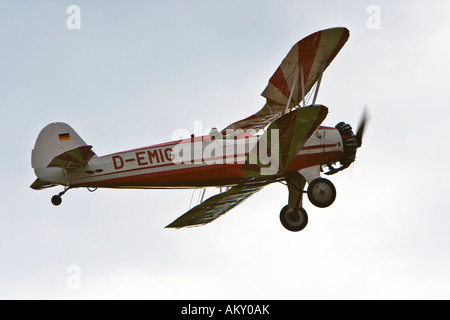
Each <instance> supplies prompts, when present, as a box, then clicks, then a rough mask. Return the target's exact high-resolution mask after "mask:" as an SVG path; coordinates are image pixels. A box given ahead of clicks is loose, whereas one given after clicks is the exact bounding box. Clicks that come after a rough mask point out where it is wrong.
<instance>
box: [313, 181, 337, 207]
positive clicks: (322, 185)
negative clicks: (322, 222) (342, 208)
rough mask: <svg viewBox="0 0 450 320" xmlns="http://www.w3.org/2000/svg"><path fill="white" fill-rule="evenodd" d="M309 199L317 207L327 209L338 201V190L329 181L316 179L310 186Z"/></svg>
mask: <svg viewBox="0 0 450 320" xmlns="http://www.w3.org/2000/svg"><path fill="white" fill-rule="evenodd" d="M308 199H309V201H311V203H312V204H313V205H315V206H316V207H319V208H326V207H328V206H330V205H331V204H332V203H333V202H334V200H335V199H336V188H335V187H334V185H333V183H332V182H331V181H330V180H328V179H324V178H317V179H314V180H313V181H311V183H310V184H309V186H308Z"/></svg>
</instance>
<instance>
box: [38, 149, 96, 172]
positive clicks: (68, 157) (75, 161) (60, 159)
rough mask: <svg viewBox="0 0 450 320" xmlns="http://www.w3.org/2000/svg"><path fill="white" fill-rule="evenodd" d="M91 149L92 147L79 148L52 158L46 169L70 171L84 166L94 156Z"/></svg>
mask: <svg viewBox="0 0 450 320" xmlns="http://www.w3.org/2000/svg"><path fill="white" fill-rule="evenodd" d="M91 149H92V146H81V147H78V148H75V149H72V150H69V151H66V152H64V153H62V154H60V155H59V156H56V157H54V158H53V160H52V161H51V162H50V164H49V165H48V166H47V167H49V168H51V167H58V168H66V169H72V168H76V167H82V166H85V165H87V163H88V162H89V160H91V158H92V157H93V156H95V153H94V151H92V150H91Z"/></svg>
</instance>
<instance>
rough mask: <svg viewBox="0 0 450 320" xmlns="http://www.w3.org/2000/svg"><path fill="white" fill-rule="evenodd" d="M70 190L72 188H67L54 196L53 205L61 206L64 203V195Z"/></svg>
mask: <svg viewBox="0 0 450 320" xmlns="http://www.w3.org/2000/svg"><path fill="white" fill-rule="evenodd" d="M69 189H70V187H65V188H64V190H63V191H61V192H60V193H58V194H56V195H54V196H53V197H52V204H53V205H54V206H59V205H60V204H61V202H62V196H63V194H64V193H66V192H67V190H69Z"/></svg>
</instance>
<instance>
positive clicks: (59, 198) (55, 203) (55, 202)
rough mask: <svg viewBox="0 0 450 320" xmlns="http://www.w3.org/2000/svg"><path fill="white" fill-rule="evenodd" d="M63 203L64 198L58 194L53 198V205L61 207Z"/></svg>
mask: <svg viewBox="0 0 450 320" xmlns="http://www.w3.org/2000/svg"><path fill="white" fill-rule="evenodd" d="M61 202H62V198H61V197H60V196H59V195H57V194H56V195H54V196H53V197H52V204H53V205H54V206H59V205H60V204H61Z"/></svg>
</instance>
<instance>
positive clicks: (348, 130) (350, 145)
mask: <svg viewBox="0 0 450 320" xmlns="http://www.w3.org/2000/svg"><path fill="white" fill-rule="evenodd" d="M368 121H369V109H368V107H367V104H366V105H365V107H364V111H363V115H362V118H361V121H360V123H359V126H358V130H357V131H356V134H354V133H353V131H352V127H351V126H350V125H349V124H346V123H345V122H339V123H338V124H337V125H336V129H338V130H339V132H340V133H341V135H344V136H346V138H345V140H344V148H345V149H346V150H347V151H345V153H344V155H343V158H342V159H341V160H340V163H341V167H340V168H334V167H333V166H332V165H331V164H328V169H329V170H330V171H329V172H326V173H325V174H326V175H331V174H335V173H338V172H339V171H341V170H344V169H346V168H348V167H349V166H350V164H352V163H353V162H354V161H355V159H356V149H358V148H359V147H361V145H362V138H363V135H364V129H365V127H366V125H367V122H368Z"/></svg>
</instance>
